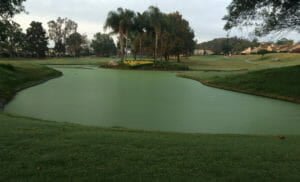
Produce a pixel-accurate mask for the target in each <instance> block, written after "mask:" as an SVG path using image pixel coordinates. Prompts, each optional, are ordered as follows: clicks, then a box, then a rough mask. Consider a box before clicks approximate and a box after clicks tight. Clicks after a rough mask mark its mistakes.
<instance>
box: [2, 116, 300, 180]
mask: <svg viewBox="0 0 300 182" xmlns="http://www.w3.org/2000/svg"><path fill="white" fill-rule="evenodd" d="M0 121H1V122H0V148H1V150H0V173H1V175H0V181H72V180H75V181H81V180H85V181H90V180H92V181H97V180H98V181H99V180H101V179H102V180H109V181H124V180H125V181H216V180H224V181H225V180H226V181H253V180H255V181H299V180H300V147H299V146H300V137H299V136H287V137H286V139H285V140H280V139H279V138H278V137H276V136H238V135H200V134H199V135H198V134H177V133H160V132H143V131H134V130H121V129H102V128H96V127H85V126H79V125H73V124H66V123H56V122H48V121H39V120H33V119H28V118H27V119H26V118H22V117H14V116H7V115H4V114H0Z"/></svg>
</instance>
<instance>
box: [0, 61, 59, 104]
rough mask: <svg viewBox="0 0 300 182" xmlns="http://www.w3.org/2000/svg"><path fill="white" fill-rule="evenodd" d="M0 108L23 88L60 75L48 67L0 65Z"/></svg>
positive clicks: (23, 64)
mask: <svg viewBox="0 0 300 182" xmlns="http://www.w3.org/2000/svg"><path fill="white" fill-rule="evenodd" d="M0 75H1V76H0V108H1V107H3V106H4V104H5V103H7V102H8V101H9V100H10V99H11V98H12V97H13V96H14V94H15V93H16V92H17V91H19V90H21V89H24V88H27V87H29V86H32V85H35V84H37V83H40V82H43V81H46V80H49V79H51V78H54V77H58V76H60V75H61V73H60V72H58V71H56V70H53V69H50V68H48V67H44V66H39V65H36V64H35V65H33V64H25V63H22V64H0Z"/></svg>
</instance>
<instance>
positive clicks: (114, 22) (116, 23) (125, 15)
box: [104, 8, 135, 62]
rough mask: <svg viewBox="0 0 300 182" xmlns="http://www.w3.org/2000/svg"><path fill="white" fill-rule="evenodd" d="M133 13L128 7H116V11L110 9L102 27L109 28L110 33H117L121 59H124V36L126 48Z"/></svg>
mask: <svg viewBox="0 0 300 182" xmlns="http://www.w3.org/2000/svg"><path fill="white" fill-rule="evenodd" d="M134 17H135V13H134V12H133V11H131V10H128V9H123V8H118V9H117V11H110V12H109V13H108V17H107V19H106V22H105V25H104V29H107V28H111V29H112V32H111V33H112V34H119V42H120V53H121V61H122V62H123V61H124V56H125V54H124V38H125V39H126V49H127V40H128V34H129V31H130V30H131V28H132V25H133V18H134Z"/></svg>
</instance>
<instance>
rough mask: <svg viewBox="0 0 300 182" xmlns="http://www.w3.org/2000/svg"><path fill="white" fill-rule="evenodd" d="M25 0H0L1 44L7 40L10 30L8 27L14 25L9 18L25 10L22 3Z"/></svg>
mask: <svg viewBox="0 0 300 182" xmlns="http://www.w3.org/2000/svg"><path fill="white" fill-rule="evenodd" d="M24 1H25V0H1V1H0V44H2V45H3V43H5V40H7V38H8V36H9V34H10V31H9V28H11V27H13V26H14V22H13V21H12V20H11V18H13V16H14V15H15V14H18V13H21V12H22V11H25V8H24V6H23V5H22V4H23V2H24Z"/></svg>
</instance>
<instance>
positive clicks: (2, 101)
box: [0, 70, 63, 111]
mask: <svg viewBox="0 0 300 182" xmlns="http://www.w3.org/2000/svg"><path fill="white" fill-rule="evenodd" d="M56 71H57V70H56ZM62 75H63V73H62V72H60V71H57V74H55V75H51V76H49V77H45V78H43V79H41V80H38V81H32V82H28V83H26V84H24V85H23V86H20V87H18V88H16V89H15V90H14V95H13V96H12V97H10V98H0V111H3V109H4V107H5V105H7V104H8V103H9V102H10V101H11V100H13V99H14V98H15V96H16V95H17V94H18V92H20V91H22V90H25V89H27V88H30V87H34V86H36V85H40V84H43V83H46V82H47V81H50V80H52V79H55V78H59V77H61V76H62Z"/></svg>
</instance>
